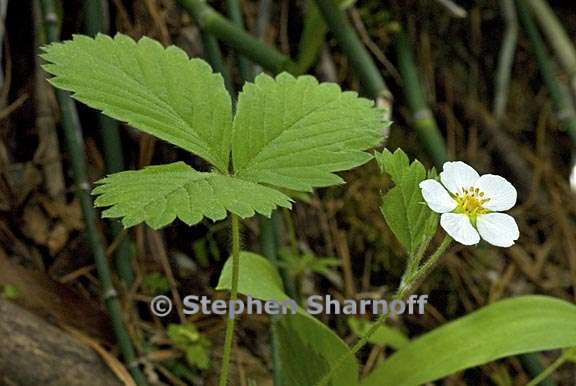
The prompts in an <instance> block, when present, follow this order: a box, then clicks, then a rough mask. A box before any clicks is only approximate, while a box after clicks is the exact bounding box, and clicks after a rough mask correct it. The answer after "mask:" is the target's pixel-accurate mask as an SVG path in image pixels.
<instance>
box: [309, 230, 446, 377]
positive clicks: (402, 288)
mask: <svg viewBox="0 0 576 386" xmlns="http://www.w3.org/2000/svg"><path fill="white" fill-rule="evenodd" d="M451 243H452V238H451V237H450V236H449V235H446V236H444V239H443V240H442V242H441V243H440V245H439V246H438V248H437V249H436V251H435V252H434V253H433V254H432V255H431V256H430V257H429V258H428V260H426V261H425V262H424V263H423V264H422V265H421V266H419V268H418V269H416V271H415V272H409V269H407V270H406V272H405V273H404V275H403V277H402V279H401V281H400V285H399V287H398V291H396V294H395V295H394V297H393V299H392V300H404V299H406V297H408V296H410V295H411V294H412V293H413V291H414V290H415V289H416V288H417V287H418V285H419V284H420V283H421V282H422V280H424V278H425V277H426V276H428V274H429V273H430V272H432V269H433V268H434V267H435V266H436V264H437V263H438V260H440V258H441V257H442V256H443V255H444V252H446V250H447V249H448V247H449V246H450V244H451ZM387 319H388V313H385V314H382V315H380V317H378V319H377V320H376V322H375V323H374V324H373V325H372V327H370V329H369V330H368V332H366V334H364V336H363V337H362V338H361V339H360V340H359V341H358V342H356V344H354V346H352V348H351V349H350V352H348V353H345V354H344V355H342V356H341V357H340V358H339V359H338V360H337V361H336V363H335V364H334V366H332V367H331V368H330V371H329V372H328V373H327V374H326V375H325V376H324V377H323V378H322V379H321V380H320V382H318V383H317V384H316V386H327V385H328V383H329V382H330V379H331V378H332V376H333V375H334V374H335V373H336V371H338V369H339V368H340V367H341V366H342V364H343V363H344V361H345V360H346V358H347V356H348V355H356V354H357V353H358V351H360V350H361V349H362V347H364V346H365V345H366V343H368V341H369V340H370V337H371V336H372V335H374V334H375V333H376V331H378V329H379V328H380V327H381V326H382V325H383V324H384V323H385V322H386V320H387Z"/></svg>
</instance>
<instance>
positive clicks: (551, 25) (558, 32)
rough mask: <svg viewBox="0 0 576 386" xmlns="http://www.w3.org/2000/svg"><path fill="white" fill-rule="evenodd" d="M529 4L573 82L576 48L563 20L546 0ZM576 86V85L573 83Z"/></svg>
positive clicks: (530, 1) (531, 1)
mask: <svg viewBox="0 0 576 386" xmlns="http://www.w3.org/2000/svg"><path fill="white" fill-rule="evenodd" d="M528 5H529V6H530V7H531V8H532V11H533V12H532V14H533V15H534V16H535V17H536V20H537V21H538V23H539V24H540V27H541V28H542V32H543V33H544V35H546V37H547V38H548V41H549V43H550V45H551V46H552V48H553V49H554V51H555V52H556V55H557V56H558V59H559V61H560V63H561V64H562V66H563V67H564V70H566V72H567V73H568V77H569V78H570V81H571V82H574V81H575V78H576V49H575V48H574V44H573V43H572V41H573V39H571V38H570V36H569V35H568V34H567V33H566V30H565V29H564V27H563V26H562V22H561V21H560V20H558V17H557V16H556V15H555V14H554V11H553V10H552V8H551V7H550V5H549V4H548V2H546V0H528ZM572 86H576V85H574V84H573V85H572Z"/></svg>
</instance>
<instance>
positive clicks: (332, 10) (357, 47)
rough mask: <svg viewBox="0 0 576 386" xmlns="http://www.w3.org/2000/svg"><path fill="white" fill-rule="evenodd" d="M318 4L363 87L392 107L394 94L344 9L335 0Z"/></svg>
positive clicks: (320, 0)
mask: <svg viewBox="0 0 576 386" xmlns="http://www.w3.org/2000/svg"><path fill="white" fill-rule="evenodd" d="M316 5H317V6H318V9H319V10H320V12H321V13H322V16H323V17H324V21H325V22H326V24H327V25H328V27H329V28H330V30H331V31H332V33H333V34H334V37H335V38H336V40H337V41H338V44H340V46H341V48H342V50H343V51H344V54H346V57H347V58H348V60H349V61H350V63H351V64H352V67H353V68H354V70H355V71H356V73H357V74H358V77H359V78H360V82H361V83H362V87H364V89H365V90H366V92H367V93H368V94H369V95H370V97H372V98H373V99H375V100H382V101H383V102H384V103H385V104H386V107H390V105H391V102H392V94H391V93H390V91H389V90H388V87H387V86H386V83H384V79H383V78H382V74H380V71H378V67H376V64H375V63H374V60H372V57H371V56H370V54H369V53H368V51H367V50H366V48H365V47H364V45H363V44H362V42H361V41H360V39H359V38H358V35H357V34H356V32H355V31H354V29H353V28H352V26H351V25H350V23H349V22H348V18H347V17H346V14H345V13H344V11H343V10H342V9H341V8H340V7H339V6H338V5H337V4H336V2H335V1H334V0H316Z"/></svg>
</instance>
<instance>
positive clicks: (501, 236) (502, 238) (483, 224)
mask: <svg viewBox="0 0 576 386" xmlns="http://www.w3.org/2000/svg"><path fill="white" fill-rule="evenodd" d="M476 226H477V227H478V232H480V236H482V238H483V239H484V240H486V241H487V242H489V243H490V244H492V245H495V246H497V247H510V246H512V245H514V241H516V240H518V238H519V237H520V231H519V230H518V225H517V224H516V220H514V217H512V216H510V215H507V214H506V213H488V214H482V215H480V216H478V219H477V220H476Z"/></svg>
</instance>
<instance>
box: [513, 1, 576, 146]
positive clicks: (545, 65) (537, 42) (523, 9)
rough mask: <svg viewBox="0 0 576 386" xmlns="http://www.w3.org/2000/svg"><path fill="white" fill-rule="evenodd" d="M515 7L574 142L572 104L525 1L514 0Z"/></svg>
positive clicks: (574, 117)
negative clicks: (559, 80)
mask: <svg viewBox="0 0 576 386" xmlns="http://www.w3.org/2000/svg"><path fill="white" fill-rule="evenodd" d="M516 9H517V10H518V17H519V19H520V21H521V22H522V25H523V26H524V29H525V31H526V34H527V35H528V38H529V39H530V43H531V44H532V49H533V51H534V55H536V59H537V60H538V65H539V66H540V72H541V74H542V78H543V80H544V83H545V84H546V87H547V88H548V92H549V93H550V97H551V98H552V102H553V103H554V105H555V106H556V110H557V113H558V119H560V121H561V122H562V124H563V125H564V127H565V128H566V131H568V134H569V135H570V136H571V137H572V141H573V142H575V143H576V116H575V114H574V108H573V105H572V103H571V101H570V100H569V98H568V97H567V95H566V94H565V93H563V92H562V89H561V87H560V85H559V84H558V81H557V79H556V77H555V75H554V70H553V64H552V61H551V59H550V58H549V57H548V54H547V52H546V46H545V44H544V41H543V40H542V36H540V33H539V32H538V29H537V28H536V24H535V23H534V20H533V19H532V16H531V15H530V11H529V9H528V6H527V2H526V1H525V0H516Z"/></svg>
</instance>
